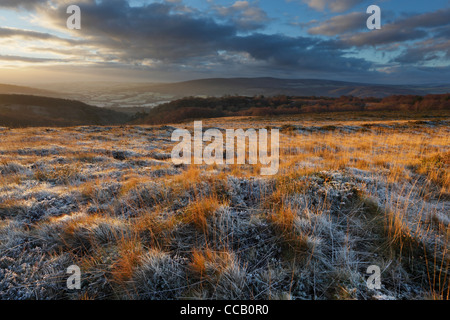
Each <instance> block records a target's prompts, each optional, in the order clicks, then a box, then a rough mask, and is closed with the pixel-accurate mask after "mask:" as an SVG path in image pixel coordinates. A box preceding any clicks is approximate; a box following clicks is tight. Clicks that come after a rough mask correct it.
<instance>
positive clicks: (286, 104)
mask: <svg viewBox="0 0 450 320" xmlns="http://www.w3.org/2000/svg"><path fill="white" fill-rule="evenodd" d="M430 110H450V94H442V95H427V96H413V95H407V96H404V95H399V96H390V97H386V98H383V99H380V98H357V97H352V96H342V97H340V98H327V97H289V96H276V97H264V96H255V97H251V98H250V97H243V96H232V97H231V96H228V97H222V98H195V97H189V98H183V99H179V100H176V101H172V102H169V103H166V104H161V105H159V106H157V107H155V108H153V109H151V110H150V111H149V112H147V113H140V114H137V115H136V116H135V119H134V120H133V121H132V122H133V123H137V124H163V123H176V122H182V121H186V120H189V119H202V118H218V117H229V116H275V115H293V114H305V113H317V112H336V111H339V112H341V111H352V112H358V111H430Z"/></svg>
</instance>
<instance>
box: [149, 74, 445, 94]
mask: <svg viewBox="0 0 450 320" xmlns="http://www.w3.org/2000/svg"><path fill="white" fill-rule="evenodd" d="M146 88H147V90H149V91H152V92H158V93H160V94H171V95H174V96H175V97H176V98H182V97H186V96H210V97H211V96H212V97H221V96H223V95H226V94H232V95H241V96H250V97H251V96H254V95H262V94H263V95H265V96H276V95H290V96H326V97H335V98H336V97H340V96H343V95H345V96H349V95H351V96H355V97H361V98H363V97H377V98H384V97H387V96H391V95H425V94H439V93H446V92H449V90H448V89H449V88H448V86H431V85H429V86H426V85H425V86H409V85H405V86H399V85H380V84H367V83H355V82H344V81H332V80H319V79H278V78H269V77H267V78H229V79H227V78H212V79H200V80H191V81H184V82H178V83H169V84H158V85H153V86H147V87H146Z"/></svg>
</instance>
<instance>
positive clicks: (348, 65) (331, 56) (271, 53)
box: [50, 0, 370, 72]
mask: <svg viewBox="0 0 450 320" xmlns="http://www.w3.org/2000/svg"><path fill="white" fill-rule="evenodd" d="M247 5H248V4H244V3H241V4H240V6H241V7H243V8H248V6H247ZM81 7H82V12H83V27H82V30H81V32H82V34H83V35H85V37H86V39H88V40H89V41H90V43H91V45H96V46H98V47H99V51H101V50H102V49H103V50H104V51H108V52H110V53H111V52H113V55H115V56H116V57H117V58H118V59H119V60H120V61H121V62H130V63H132V62H133V61H136V60H144V59H152V60H157V61H162V62H164V63H165V64H178V65H185V64H189V63H191V64H192V63H195V62H196V61H197V63H199V66H200V65H201V64H202V63H205V64H207V63H208V62H210V63H212V64H217V63H226V61H224V60H223V59H221V57H220V56H219V52H222V51H224V52H228V53H230V54H235V53H236V54H248V55H249V57H250V58H251V59H252V60H256V61H259V62H260V63H262V64H263V65H270V66H272V67H273V68H281V69H283V68H287V69H293V68H294V69H296V70H298V71H302V70H317V71H326V72H334V71H339V70H344V69H345V70H347V71H361V70H364V69H367V68H368V67H369V66H370V63H367V62H366V61H364V60H363V59H354V58H345V57H343V55H344V53H343V52H341V51H340V50H339V49H338V47H339V45H338V44H337V43H335V44H333V43H332V42H324V41H322V40H320V39H315V38H312V37H295V38H294V37H287V36H284V35H279V34H273V35H267V34H260V33H253V34H250V35H248V36H242V35H239V32H240V31H241V29H240V28H239V26H237V25H235V24H232V23H225V24H221V23H218V22H217V21H216V20H214V19H213V18H212V17H210V16H205V15H202V14H199V13H198V12H182V13H181V12H178V11H177V6H176V5H174V4H170V3H152V4H148V5H144V6H142V7H131V6H130V5H129V4H128V2H127V1H124V0H113V1H107V2H106V1H103V2H100V3H91V4H85V5H83V6H81ZM63 9H64V8H60V10H59V11H55V12H51V13H50V17H51V19H52V20H53V21H55V22H57V23H59V24H61V23H63V21H62V19H64V18H65V17H66V15H65V14H63V13H64V12H63ZM202 59H203V61H202ZM240 63H243V64H244V63H245V61H243V60H240Z"/></svg>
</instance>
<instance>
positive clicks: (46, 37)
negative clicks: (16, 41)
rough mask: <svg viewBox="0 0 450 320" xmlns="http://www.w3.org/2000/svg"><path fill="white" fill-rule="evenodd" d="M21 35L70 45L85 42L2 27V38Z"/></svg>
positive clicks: (0, 35)
mask: <svg viewBox="0 0 450 320" xmlns="http://www.w3.org/2000/svg"><path fill="white" fill-rule="evenodd" d="M14 37H20V38H23V39H27V40H48V41H56V42H60V43H64V44H69V45H77V44H82V43H84V42H83V41H81V40H71V39H64V38H61V37H58V36H55V35H52V34H49V33H43V32H37V31H31V30H23V29H12V28H1V27H0V38H14Z"/></svg>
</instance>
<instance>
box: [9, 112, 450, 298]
mask: <svg viewBox="0 0 450 320" xmlns="http://www.w3.org/2000/svg"><path fill="white" fill-rule="evenodd" d="M238 120H239V121H238V122H237V123H238V125H242V127H243V128H245V127H254V128H264V127H266V126H267V123H263V122H258V121H259V120H255V119H251V118H250V119H249V118H245V119H244V118H243V119H238ZM221 121H222V122H221ZM430 123H431V124H432V125H430ZM228 125H229V123H228V122H227V120H226V119H220V120H209V121H208V126H209V127H215V128H228ZM271 125H272V127H277V128H280V130H281V146H280V150H281V155H280V161H281V167H280V172H279V174H278V175H276V176H273V177H262V176H260V175H259V170H260V168H259V167H257V166H256V167H255V166H249V165H243V166H229V167H227V166H174V165H173V164H172V163H171V161H170V158H169V155H170V152H171V149H172V147H173V143H172V142H171V141H170V137H171V131H173V129H174V128H173V127H169V126H164V127H150V126H149V127H144V126H129V127H94V126H91V127H76V128H64V129H62V128H61V129H59V128H56V129H55V128H53V129H45V128H34V129H14V130H8V129H6V128H5V130H2V131H0V172H1V176H0V299H181V298H190V299H191V298H195V299H427V298H435V299H446V298H447V299H448V297H449V286H448V282H449V278H448V266H449V252H448V236H449V222H450V216H449V212H450V193H449V162H450V156H449V151H450V150H449V148H450V147H449V146H450V143H449V142H450V141H449V136H450V135H449V133H450V127H449V122H448V120H442V119H441V120H439V121H431V120H430V121H426V122H424V121H422V122H414V121H406V122H405V121H397V122H395V121H387V122H386V123H383V122H377V123H375V124H374V123H372V122H367V123H364V122H363V121H359V122H357V121H355V122H354V123H351V122H350V123H345V124H342V123H339V122H336V123H333V125H332V126H330V125H329V124H327V125H323V124H321V123H317V124H314V123H311V122H308V123H306V122H305V123H302V122H301V120H295V121H294V120H292V121H290V122H289V121H287V120H279V121H278V122H276V121H274V122H273V123H272V124H271ZM183 126H186V127H189V126H192V124H185V125H183ZM71 265H78V266H79V267H80V268H81V271H82V288H81V290H69V289H67V287H66V280H67V278H68V276H69V275H68V274H66V270H67V268H68V267H69V266H71ZM371 265H376V266H379V267H380V269H381V271H382V274H381V283H382V285H381V288H380V289H369V288H368V286H367V283H366V281H367V279H368V277H369V275H368V274H367V273H366V270H367V268H368V267H369V266H371Z"/></svg>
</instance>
